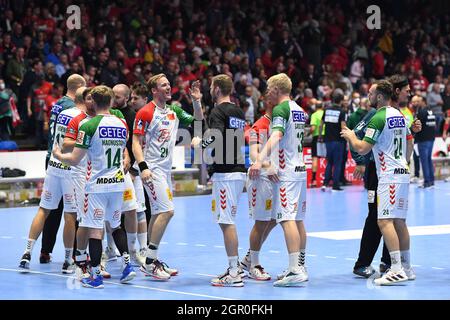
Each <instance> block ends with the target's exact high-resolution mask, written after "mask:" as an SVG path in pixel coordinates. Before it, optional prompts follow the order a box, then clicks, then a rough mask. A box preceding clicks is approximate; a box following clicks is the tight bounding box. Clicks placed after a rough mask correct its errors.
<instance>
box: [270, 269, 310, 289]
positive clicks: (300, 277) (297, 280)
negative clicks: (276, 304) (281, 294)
mask: <svg viewBox="0 0 450 320" xmlns="http://www.w3.org/2000/svg"><path fill="white" fill-rule="evenodd" d="M307 280H308V276H307V275H306V274H305V272H304V270H303V268H300V267H299V268H296V270H295V271H294V272H293V271H290V272H289V273H288V274H287V275H286V276H284V277H283V278H282V279H281V280H277V281H275V282H274V283H273V285H274V287H297V286H300V284H301V283H303V282H305V281H307Z"/></svg>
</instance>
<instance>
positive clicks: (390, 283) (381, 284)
mask: <svg viewBox="0 0 450 320" xmlns="http://www.w3.org/2000/svg"><path fill="white" fill-rule="evenodd" d="M406 281H408V279H405V280H399V281H395V282H389V283H377V282H376V281H374V282H373V283H374V284H375V285H377V286H395V285H396V284H398V283H401V282H406Z"/></svg>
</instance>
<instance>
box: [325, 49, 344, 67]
mask: <svg viewBox="0 0 450 320" xmlns="http://www.w3.org/2000/svg"><path fill="white" fill-rule="evenodd" d="M323 64H325V65H327V64H328V65H331V67H332V68H333V71H334V72H342V71H344V70H345V67H346V64H345V61H344V59H342V57H341V56H340V55H339V53H338V49H337V48H334V49H333V53H330V54H329V55H327V56H326V57H325V59H324V60H323Z"/></svg>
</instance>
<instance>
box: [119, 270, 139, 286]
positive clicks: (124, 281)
mask: <svg viewBox="0 0 450 320" xmlns="http://www.w3.org/2000/svg"><path fill="white" fill-rule="evenodd" d="M135 277H136V272H134V271H133V272H130V274H129V275H127V276H126V277H125V278H124V279H121V280H120V283H127V282H130V281H131V280H133V279H134V278H135Z"/></svg>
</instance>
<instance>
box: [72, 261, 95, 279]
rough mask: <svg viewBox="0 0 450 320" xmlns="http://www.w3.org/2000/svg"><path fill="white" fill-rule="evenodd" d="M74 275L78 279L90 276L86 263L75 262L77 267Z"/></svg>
mask: <svg viewBox="0 0 450 320" xmlns="http://www.w3.org/2000/svg"><path fill="white" fill-rule="evenodd" d="M75 276H76V277H77V279H78V280H80V281H81V280H83V279H85V278H89V277H90V276H91V275H90V273H89V267H88V265H87V263H81V264H77V267H76V269H75Z"/></svg>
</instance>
